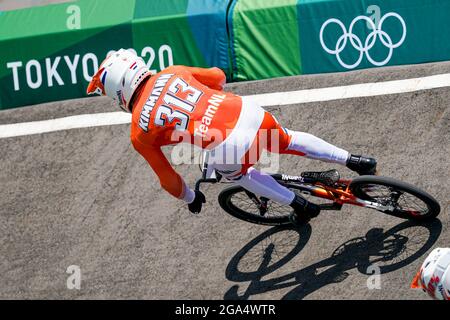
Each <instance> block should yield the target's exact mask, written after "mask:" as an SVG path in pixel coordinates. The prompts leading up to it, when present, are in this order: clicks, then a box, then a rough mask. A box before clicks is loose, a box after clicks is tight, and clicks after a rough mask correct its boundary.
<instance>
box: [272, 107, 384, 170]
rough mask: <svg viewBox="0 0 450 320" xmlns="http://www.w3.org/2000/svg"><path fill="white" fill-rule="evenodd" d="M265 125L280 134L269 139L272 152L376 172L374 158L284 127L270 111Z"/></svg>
mask: <svg viewBox="0 0 450 320" xmlns="http://www.w3.org/2000/svg"><path fill="white" fill-rule="evenodd" d="M263 126H265V127H266V128H267V130H269V131H272V132H275V133H276V134H277V135H278V137H277V139H273V136H272V138H271V139H268V141H269V143H268V145H267V149H269V151H271V152H277V153H281V154H294V155H299V156H305V157H307V158H310V159H316V160H321V161H325V162H332V163H338V164H341V165H345V166H347V168H349V169H350V170H353V171H356V172H357V173H359V174H360V175H362V174H375V173H376V166H377V162H376V160H375V159H374V158H369V157H364V156H360V155H354V154H350V153H349V152H348V151H346V150H344V149H341V148H338V147H336V146H334V145H332V144H330V143H328V142H326V141H324V140H322V139H320V138H318V137H316V136H314V135H312V134H309V133H305V132H299V131H293V130H289V129H286V128H283V127H282V126H281V125H280V124H279V123H278V121H277V120H276V119H275V117H274V116H273V115H271V114H270V113H267V114H266V117H265V120H264V122H263ZM270 128H271V129H270Z"/></svg>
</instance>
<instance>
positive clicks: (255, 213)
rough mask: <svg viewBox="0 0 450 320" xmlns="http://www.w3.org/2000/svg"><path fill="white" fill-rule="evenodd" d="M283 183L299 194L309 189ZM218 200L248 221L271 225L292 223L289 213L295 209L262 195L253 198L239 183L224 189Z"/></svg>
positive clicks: (228, 211) (227, 210)
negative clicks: (262, 208) (262, 207)
mask: <svg viewBox="0 0 450 320" xmlns="http://www.w3.org/2000/svg"><path fill="white" fill-rule="evenodd" d="M282 185H283V186H285V187H287V188H288V189H290V190H292V191H293V192H295V193H297V194H300V193H301V192H302V191H307V189H306V188H303V187H301V186H299V185H297V184H294V183H282ZM218 200H219V204H220V206H221V207H222V209H223V210H225V211H226V212H227V213H229V214H230V215H232V216H234V217H236V218H238V219H241V220H244V221H247V222H251V223H256V224H263V225H269V226H280V225H288V224H291V222H290V220H289V215H290V214H291V212H292V210H293V209H292V208H291V207H290V206H289V205H282V204H279V203H277V202H275V201H272V200H269V199H265V198H261V197H257V198H253V199H252V197H250V196H249V192H248V191H246V190H245V189H244V188H242V187H240V186H237V185H234V186H231V187H228V188H225V189H224V190H222V191H221V192H220V193H219V199H218ZM261 202H263V205H264V208H265V209H264V210H261V208H260V207H261Z"/></svg>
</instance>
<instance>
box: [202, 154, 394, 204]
mask: <svg viewBox="0 0 450 320" xmlns="http://www.w3.org/2000/svg"><path fill="white" fill-rule="evenodd" d="M208 157H209V153H208V152H205V153H204V155H203V166H202V177H201V178H200V179H199V180H197V182H196V184H195V190H197V191H198V190H200V185H201V184H202V183H217V182H220V180H221V176H220V175H218V174H217V173H216V176H217V178H210V177H207V176H206V175H207V171H208ZM272 177H273V178H274V179H275V180H277V181H278V182H280V181H281V182H293V183H296V184H298V185H299V186H301V187H302V188H303V189H306V190H307V191H305V193H307V194H310V195H312V196H314V197H318V198H322V199H327V200H331V201H333V203H331V204H321V205H320V206H321V209H323V210H340V209H341V208H342V205H344V204H350V205H354V206H359V207H366V208H372V209H376V210H381V211H393V210H394V208H393V207H392V206H385V205H382V204H379V203H376V202H372V201H368V200H363V199H360V198H358V197H356V196H355V195H354V194H353V193H352V191H351V190H350V187H349V186H350V183H351V182H352V180H349V179H339V180H338V181H337V183H336V184H335V185H336V186H337V187H333V186H328V185H325V184H323V183H320V182H317V181H312V180H309V179H308V178H303V177H301V176H290V175H286V174H272ZM341 187H342V188H341Z"/></svg>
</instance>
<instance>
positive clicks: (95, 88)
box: [86, 68, 106, 95]
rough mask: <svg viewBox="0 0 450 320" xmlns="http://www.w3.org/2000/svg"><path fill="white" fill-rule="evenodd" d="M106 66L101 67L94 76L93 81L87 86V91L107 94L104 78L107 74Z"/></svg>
mask: <svg viewBox="0 0 450 320" xmlns="http://www.w3.org/2000/svg"><path fill="white" fill-rule="evenodd" d="M104 70H105V68H100V69H99V70H98V71H97V73H96V74H95V75H94V76H93V77H92V80H91V82H89V85H88V87H87V90H86V93H87V94H89V95H91V94H99V95H105V94H106V92H105V86H104V78H105V76H106V72H103V71H104Z"/></svg>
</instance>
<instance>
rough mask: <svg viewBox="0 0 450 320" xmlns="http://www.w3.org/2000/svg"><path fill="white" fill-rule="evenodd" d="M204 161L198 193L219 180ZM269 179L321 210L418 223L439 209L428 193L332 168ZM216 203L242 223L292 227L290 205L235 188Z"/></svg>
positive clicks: (410, 186)
mask: <svg viewBox="0 0 450 320" xmlns="http://www.w3.org/2000/svg"><path fill="white" fill-rule="evenodd" d="M205 159H206V158H204V161H203V165H201V170H202V177H201V178H200V179H199V180H197V182H196V184H195V190H200V185H201V184H202V183H217V182H220V181H221V178H222V177H221V176H220V174H219V173H217V172H215V175H216V177H213V178H210V177H207V176H206V175H207V171H208V164H207V161H205ZM271 176H272V177H273V178H274V179H275V180H276V181H278V183H280V184H281V185H283V186H285V187H287V188H289V189H290V190H292V191H293V192H295V193H297V194H300V195H302V196H308V195H309V196H312V197H315V198H321V199H325V200H328V201H329V202H328V203H322V204H319V205H320V207H321V210H341V209H342V206H343V205H344V204H349V205H355V206H359V207H365V208H370V209H375V210H377V211H380V212H382V213H385V214H388V215H392V216H396V217H400V218H404V219H409V220H413V221H417V222H424V221H427V220H431V219H433V218H435V217H436V216H438V214H439V212H440V210H441V209H440V205H439V203H438V202H437V201H436V199H435V198H434V197H433V196H431V195H430V194H428V193H427V192H425V191H423V190H421V189H419V188H417V187H415V186H413V185H411V184H408V183H405V182H402V181H399V180H396V179H393V178H389V177H383V176H359V177H356V178H354V179H342V178H341V177H340V174H339V172H338V171H337V170H335V169H333V170H329V171H323V172H303V173H301V174H300V176H293V175H286V174H272V175H271ZM218 201H219V204H220V206H221V207H222V209H223V210H224V211H225V212H227V213H229V214H230V215H232V216H234V217H236V218H238V219H241V220H244V221H248V222H251V223H256V224H262V225H271V226H277V225H288V224H292V222H291V220H290V215H291V213H292V208H291V207H290V206H288V205H281V204H279V203H276V202H274V201H272V200H270V199H267V198H265V197H260V196H257V195H255V194H253V193H252V192H250V191H248V190H245V189H244V188H242V187H241V186H238V185H233V186H230V187H227V188H225V189H223V190H222V191H221V192H220V193H219V195H218Z"/></svg>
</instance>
